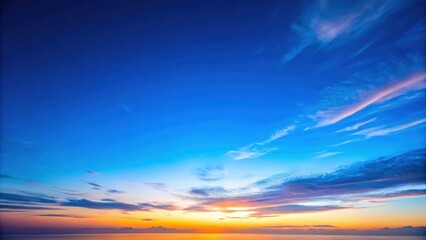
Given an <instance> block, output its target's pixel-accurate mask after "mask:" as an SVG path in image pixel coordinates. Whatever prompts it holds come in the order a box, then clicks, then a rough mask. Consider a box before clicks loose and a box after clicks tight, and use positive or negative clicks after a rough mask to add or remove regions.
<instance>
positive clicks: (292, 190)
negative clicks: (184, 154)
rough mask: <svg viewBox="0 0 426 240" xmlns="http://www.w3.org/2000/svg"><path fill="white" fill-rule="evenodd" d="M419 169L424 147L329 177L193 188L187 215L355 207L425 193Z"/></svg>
mask: <svg viewBox="0 0 426 240" xmlns="http://www.w3.org/2000/svg"><path fill="white" fill-rule="evenodd" d="M425 168H426V149H418V150H413V151H409V152H406V153H404V154H400V155H396V156H391V157H382V158H378V159H374V160H368V161H364V162H359V163H354V164H352V165H349V166H346V167H341V168H339V169H338V170H336V171H334V172H330V173H324V174H318V175H311V176H306V177H292V178H291V177H288V176H287V175H277V177H274V178H273V179H265V180H262V181H259V182H256V183H254V184H252V185H249V186H247V187H245V188H243V189H237V190H233V189H224V188H222V187H206V188H193V189H191V191H190V194H191V195H193V196H194V198H193V199H194V200H196V201H199V202H200V203H199V204H198V205H195V206H193V207H191V208H188V211H190V210H192V211H200V210H202V211H209V209H210V210H211V209H218V208H223V209H227V208H246V209H249V211H251V212H252V216H257V217H260V216H275V215H280V214H285V213H296V212H299V213H303V212H315V211H329V210H338V209H346V208H356V207H357V205H358V204H359V203H360V202H363V201H366V202H369V201H371V200H379V199H387V198H395V197H413V196H422V195H425V194H426V189H424V181H425V179H426V172H425V171H424V169H425ZM248 189H256V191H255V192H250V191H249V190H248ZM236 193H237V194H236Z"/></svg>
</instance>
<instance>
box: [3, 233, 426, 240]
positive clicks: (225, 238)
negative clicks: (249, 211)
mask: <svg viewBox="0 0 426 240" xmlns="http://www.w3.org/2000/svg"><path fill="white" fill-rule="evenodd" d="M0 238H1V239H10V240H30V239H31V240H56V239H58V240H77V239H78V240H130V239H136V240H198V239H200V240H231V239H232V240H308V239H315V240H355V239H356V240H358V239H362V240H423V239H425V238H424V237H401V236H397V237H389V236H325V235H269V234H267V235H260V234H259V235H256V234H81V235H80V234H76V235H42V236H40V235H39V236H7V237H0Z"/></svg>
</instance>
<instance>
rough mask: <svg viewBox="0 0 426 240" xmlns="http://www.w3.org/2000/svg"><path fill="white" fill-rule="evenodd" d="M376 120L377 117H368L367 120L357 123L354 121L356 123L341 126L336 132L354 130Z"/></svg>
mask: <svg viewBox="0 0 426 240" xmlns="http://www.w3.org/2000/svg"><path fill="white" fill-rule="evenodd" d="M376 120H377V118H371V119H369V120H367V121H364V122H359V123H356V124H354V125H352V126H349V127H345V128H342V129H340V130H338V131H337V132H349V131H355V130H357V129H358V128H360V127H362V126H364V125H367V124H369V123H372V122H374V121H376Z"/></svg>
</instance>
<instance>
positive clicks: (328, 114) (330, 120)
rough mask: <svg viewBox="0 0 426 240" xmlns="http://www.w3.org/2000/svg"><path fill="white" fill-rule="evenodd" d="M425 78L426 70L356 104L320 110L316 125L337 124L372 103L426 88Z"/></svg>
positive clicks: (316, 117)
mask: <svg viewBox="0 0 426 240" xmlns="http://www.w3.org/2000/svg"><path fill="white" fill-rule="evenodd" d="M425 78H426V73H425V72H420V73H416V74H414V75H411V76H410V77H407V78H405V79H403V80H401V81H398V83H396V84H394V85H391V86H389V87H387V88H384V89H379V90H378V91H376V92H374V93H372V94H371V95H370V97H367V98H366V99H364V100H362V101H360V102H358V103H356V104H354V105H351V106H345V107H342V108H334V109H328V110H323V111H319V112H317V113H316V114H315V116H313V118H314V119H316V120H318V122H317V124H316V125H315V126H314V127H324V126H328V125H331V124H335V123H337V122H339V121H341V120H343V119H345V118H348V117H350V116H352V115H354V114H355V113H357V112H359V111H361V110H363V109H365V108H367V107H368V106H370V105H372V104H375V103H379V102H383V101H388V100H390V99H393V98H395V97H398V96H401V95H403V94H406V93H408V92H410V91H412V90H418V89H423V88H425V84H424V79H425Z"/></svg>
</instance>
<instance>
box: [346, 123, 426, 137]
mask: <svg viewBox="0 0 426 240" xmlns="http://www.w3.org/2000/svg"><path fill="white" fill-rule="evenodd" d="M424 122H426V118H423V119H419V120H416V121H412V122H409V123H405V124H401V125H397V126H394V127H389V128H385V127H373V128H367V129H363V130H361V131H358V132H355V133H353V134H352V135H362V136H365V137H367V138H371V137H377V136H385V135H388V134H391V133H394V132H399V131H402V130H405V129H408V128H411V127H414V126H417V125H419V124H422V123H424Z"/></svg>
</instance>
